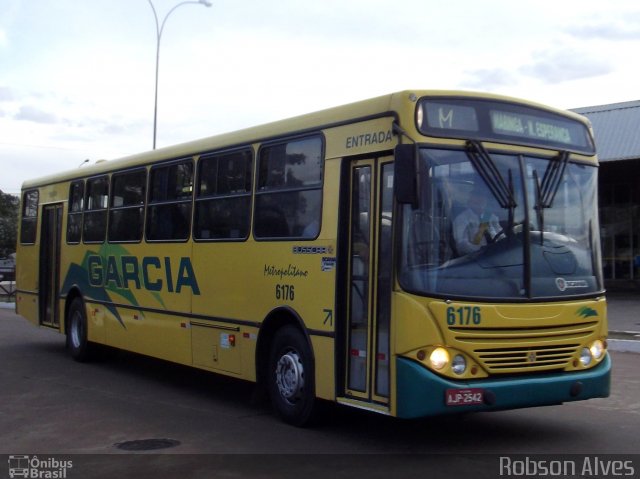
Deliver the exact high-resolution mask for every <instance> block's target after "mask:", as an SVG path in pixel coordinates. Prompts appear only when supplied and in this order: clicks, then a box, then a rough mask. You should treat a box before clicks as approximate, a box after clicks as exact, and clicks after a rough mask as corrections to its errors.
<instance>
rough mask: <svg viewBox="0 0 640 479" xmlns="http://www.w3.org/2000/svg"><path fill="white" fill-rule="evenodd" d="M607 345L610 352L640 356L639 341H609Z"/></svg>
mask: <svg viewBox="0 0 640 479" xmlns="http://www.w3.org/2000/svg"><path fill="white" fill-rule="evenodd" d="M607 343H608V344H609V348H608V349H609V351H616V352H618V353H638V354H640V341H638V340H637V339H607Z"/></svg>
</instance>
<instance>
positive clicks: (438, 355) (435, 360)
mask: <svg viewBox="0 0 640 479" xmlns="http://www.w3.org/2000/svg"><path fill="white" fill-rule="evenodd" d="M429 361H431V366H432V367H433V368H434V369H442V368H444V367H445V366H446V365H447V364H449V353H448V352H447V350H446V349H444V348H436V349H434V350H433V351H432V352H431V356H429Z"/></svg>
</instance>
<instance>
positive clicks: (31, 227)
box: [20, 190, 39, 244]
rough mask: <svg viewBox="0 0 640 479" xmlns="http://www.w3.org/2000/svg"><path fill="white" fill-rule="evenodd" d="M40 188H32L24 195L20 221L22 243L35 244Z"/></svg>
mask: <svg viewBox="0 0 640 479" xmlns="http://www.w3.org/2000/svg"><path fill="white" fill-rule="evenodd" d="M38 197H39V194H38V190H31V191H27V192H25V193H24V195H23V196H22V221H21V222H20V223H21V224H20V243H21V244H34V243H35V242H36V231H37V226H38Z"/></svg>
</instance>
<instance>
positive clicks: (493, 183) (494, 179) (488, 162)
mask: <svg viewBox="0 0 640 479" xmlns="http://www.w3.org/2000/svg"><path fill="white" fill-rule="evenodd" d="M466 152H467V156H468V157H469V160H471V163H472V164H473V167H474V168H475V169H476V171H477V172H478V174H479V175H480V177H481V178H482V179H483V180H484V182H485V183H486V184H487V186H488V187H489V190H490V191H491V194H492V195H493V196H494V197H495V198H496V200H497V201H498V204H499V205H500V207H501V208H504V209H509V211H510V212H513V210H514V209H515V208H516V207H517V206H518V204H517V203H516V200H515V198H514V196H513V179H512V177H511V170H509V180H508V181H509V185H508V186H507V183H505V181H504V178H503V177H502V175H501V174H500V171H499V170H498V168H497V167H496V165H495V163H494V161H493V160H492V159H491V156H489V153H488V152H487V150H485V148H484V146H482V144H481V143H480V142H479V141H474V140H469V141H467V145H466Z"/></svg>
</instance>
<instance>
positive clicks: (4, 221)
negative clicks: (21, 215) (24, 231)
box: [0, 190, 20, 258]
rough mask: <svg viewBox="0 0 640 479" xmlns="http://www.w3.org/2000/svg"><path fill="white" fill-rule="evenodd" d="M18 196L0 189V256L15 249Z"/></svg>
mask: <svg viewBox="0 0 640 479" xmlns="http://www.w3.org/2000/svg"><path fill="white" fill-rule="evenodd" d="M19 204H20V198H18V197H17V196H14V195H10V194H8V193H3V192H2V190H0V258H3V257H5V256H7V255H9V254H11V253H14V252H15V251H16V240H17V238H18V209H19Z"/></svg>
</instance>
